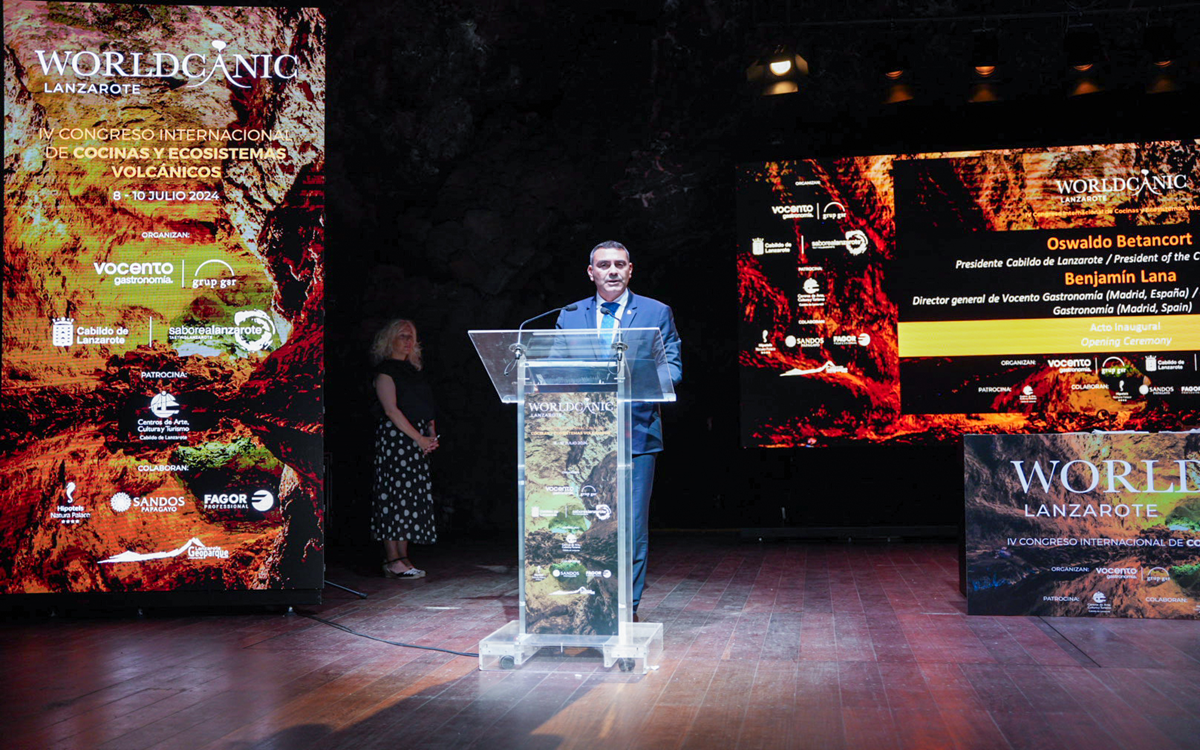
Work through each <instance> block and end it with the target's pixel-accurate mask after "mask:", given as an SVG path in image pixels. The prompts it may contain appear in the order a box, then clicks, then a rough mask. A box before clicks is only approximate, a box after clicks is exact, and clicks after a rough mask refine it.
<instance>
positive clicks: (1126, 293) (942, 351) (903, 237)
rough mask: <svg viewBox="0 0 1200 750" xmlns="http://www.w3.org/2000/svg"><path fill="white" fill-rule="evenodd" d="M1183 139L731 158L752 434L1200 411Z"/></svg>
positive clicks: (1082, 424)
mask: <svg viewBox="0 0 1200 750" xmlns="http://www.w3.org/2000/svg"><path fill="white" fill-rule="evenodd" d="M1198 193H1200V145H1198V143H1197V142H1195V141H1188V142H1164V143H1145V144H1102V145H1086V146H1070V147H1056V148H1022V149H1004V150H990V151H972V152H955V153H923V154H906V155H881V156H866V157H852V158H842V159H836V158H829V159H804V160H794V161H776V162H764V163H755V164H744V165H741V166H740V167H739V169H738V193H737V200H738V236H739V244H738V248H737V268H738V277H737V281H738V295H739V302H740V310H741V319H740V325H739V334H738V335H739V347H738V363H739V372H740V377H741V407H742V409H741V411H742V444H743V445H744V446H758V447H793V446H828V445H845V444H856V443H876V444H897V443H904V444H930V443H936V442H943V441H948V440H955V439H957V438H959V437H960V436H961V435H963V434H966V433H984V434H986V433H1035V432H1037V433H1040V432H1071V431H1078V430H1092V429H1102V430H1129V429H1136V430H1154V429H1179V428H1181V427H1189V428H1190V427H1194V426H1196V425H1197V423H1198V421H1200V420H1198V418H1200V356H1198V352H1200V316H1198V314H1197V313H1198V312H1200V310H1197V305H1200V294H1198V293H1200V246H1198V245H1197V241H1198V238H1200V231H1198V226H1197V212H1198V211H1200V195H1198Z"/></svg>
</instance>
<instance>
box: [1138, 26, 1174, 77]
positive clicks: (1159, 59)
mask: <svg viewBox="0 0 1200 750" xmlns="http://www.w3.org/2000/svg"><path fill="white" fill-rule="evenodd" d="M1142 43H1143V45H1144V46H1145V47H1146V54H1148V55H1149V56H1150V62H1152V63H1154V66H1155V67H1157V68H1169V67H1170V66H1171V65H1172V64H1174V62H1175V58H1176V57H1178V56H1179V48H1178V46H1177V45H1176V44H1175V30H1174V29H1172V28H1171V27H1170V26H1168V25H1166V24H1165V23H1155V24H1151V25H1150V26H1147V27H1146V35H1145V37H1144V39H1143V40H1142Z"/></svg>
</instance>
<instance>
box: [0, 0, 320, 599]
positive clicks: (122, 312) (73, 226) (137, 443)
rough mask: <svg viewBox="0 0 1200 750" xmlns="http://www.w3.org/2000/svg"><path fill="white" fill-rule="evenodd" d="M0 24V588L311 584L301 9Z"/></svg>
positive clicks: (316, 176) (307, 22)
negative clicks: (0, 183)
mask: <svg viewBox="0 0 1200 750" xmlns="http://www.w3.org/2000/svg"><path fill="white" fill-rule="evenodd" d="M4 41H5V50H4V54H5V60H4V76H5V78H4V110H5V127H4V194H5V211H4V257H5V267H4V278H3V300H4V308H3V370H2V380H0V417H2V418H0V443H2V444H3V457H2V458H0V592H3V593H24V594H29V593H91V592H101V593H103V592H135V591H156V592H157V591H180V590H216V591H225V590H250V589H319V588H320V587H321V580H322V576H323V565H324V562H323V558H322V555H321V549H322V546H323V542H322V538H321V528H320V521H319V519H320V515H321V504H320V500H321V492H322V481H323V469H322V466H323V453H324V449H323V433H324V428H323V418H324V406H323V403H324V401H323V395H322V388H323V385H322V382H323V377H324V375H323V368H324V363H323V349H322V327H323V308H324V302H323V298H324V232H323V226H324V220H323V216H324V177H323V175H324V165H325V135H324V129H325V115H324V106H325V104H324V97H325V94H324V91H325V83H324V81H325V20H324V18H323V16H322V15H321V13H320V12H319V11H317V10H314V9H290V10H285V9H281V8H269V9H268V8H208V7H199V6H132V5H110V4H103V3H42V2H13V3H7V2H6V3H5V6H4Z"/></svg>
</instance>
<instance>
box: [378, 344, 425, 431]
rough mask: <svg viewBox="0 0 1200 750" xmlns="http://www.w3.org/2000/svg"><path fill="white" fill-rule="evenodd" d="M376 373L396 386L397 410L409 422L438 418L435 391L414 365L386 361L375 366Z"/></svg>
mask: <svg viewBox="0 0 1200 750" xmlns="http://www.w3.org/2000/svg"><path fill="white" fill-rule="evenodd" d="M375 373H376V374H380V375H387V376H388V377H390V378H391V379H392V382H394V383H395V384H396V408H398V409H399V410H400V411H401V412H403V414H404V416H405V417H407V418H408V421H409V422H412V423H413V424H416V423H417V422H420V421H422V420H430V419H433V418H435V417H436V416H437V409H436V406H435V405H434V401H433V389H432V388H430V387H429V383H428V382H427V381H426V380H425V376H424V375H423V374H422V373H421V371H420V370H418V369H417V368H415V367H413V366H412V364H410V363H409V362H406V361H404V360H399V359H385V360H383V361H382V362H380V363H379V364H378V365H376V366H375Z"/></svg>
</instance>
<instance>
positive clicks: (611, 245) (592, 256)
mask: <svg viewBox="0 0 1200 750" xmlns="http://www.w3.org/2000/svg"><path fill="white" fill-rule="evenodd" d="M597 250H624V251H625V257H627V258H629V262H630V263H633V253H631V252H629V248H627V247H625V246H624V245H622V244H621V243H620V242H617V241H616V240H605V241H604V242H601V243H600V244H599V245H596V246H595V247H593V248H592V252H591V253H589V254H588V265H589V266H594V265H595V264H596V251H597Z"/></svg>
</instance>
